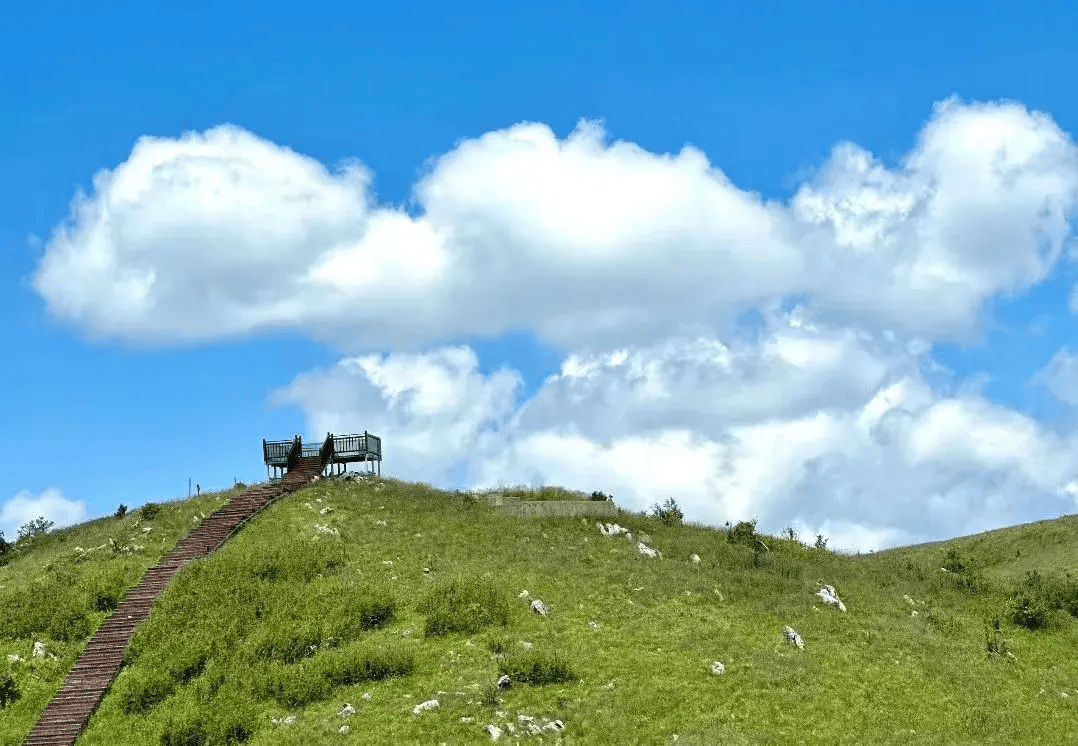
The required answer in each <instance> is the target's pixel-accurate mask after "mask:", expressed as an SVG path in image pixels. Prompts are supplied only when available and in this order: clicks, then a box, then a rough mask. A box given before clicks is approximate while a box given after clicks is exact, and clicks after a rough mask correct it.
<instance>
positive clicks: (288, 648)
mask: <svg viewBox="0 0 1078 746" xmlns="http://www.w3.org/2000/svg"><path fill="white" fill-rule="evenodd" d="M321 645H322V631H321V630H320V629H319V628H318V627H316V626H314V625H310V626H308V625H306V624H301V623H298V622H292V623H285V622H281V621H274V620H270V621H269V622H268V623H266V624H263V625H262V626H261V627H260V628H259V629H258V631H256V632H255V633H254V634H253V635H252V636H251V637H250V639H249V641H248V646H249V649H250V650H251V652H252V653H253V654H254V657H255V660H257V661H264V662H270V661H276V662H279V663H285V664H291V663H299V662H300V661H301V660H303V659H305V658H310V657H311V656H312V655H314V654H315V653H316V652H318V648H319V647H320V646H321Z"/></svg>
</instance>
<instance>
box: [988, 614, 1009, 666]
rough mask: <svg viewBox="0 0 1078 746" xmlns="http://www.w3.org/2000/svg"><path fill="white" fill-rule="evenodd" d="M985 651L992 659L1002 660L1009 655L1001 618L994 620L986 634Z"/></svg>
mask: <svg viewBox="0 0 1078 746" xmlns="http://www.w3.org/2000/svg"><path fill="white" fill-rule="evenodd" d="M984 649H985V652H987V653H988V656H989V657H990V658H1002V657H1004V656H1006V655H1007V653H1008V650H1007V641H1006V640H1005V639H1003V631H1002V629H1001V628H1000V622H999V618H998V617H997V618H996V619H994V620H992V624H991V626H989V627H988V628H987V629H985V632H984Z"/></svg>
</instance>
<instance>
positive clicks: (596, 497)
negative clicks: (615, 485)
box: [590, 491, 614, 501]
mask: <svg viewBox="0 0 1078 746" xmlns="http://www.w3.org/2000/svg"><path fill="white" fill-rule="evenodd" d="M590 499H592V500H597V501H603V500H613V499H614V496H613V495H606V494H603V493H602V492H599V491H595V492H592V493H591V498H590Z"/></svg>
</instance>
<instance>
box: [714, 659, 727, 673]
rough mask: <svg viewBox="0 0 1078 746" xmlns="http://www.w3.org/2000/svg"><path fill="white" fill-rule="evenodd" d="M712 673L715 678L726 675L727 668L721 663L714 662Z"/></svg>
mask: <svg viewBox="0 0 1078 746" xmlns="http://www.w3.org/2000/svg"><path fill="white" fill-rule="evenodd" d="M711 673H712V674H713V675H715V676H722V675H723V674H724V673H726V666H724V665H722V663H720V662H719V661H714V662H713V663H712V664H711Z"/></svg>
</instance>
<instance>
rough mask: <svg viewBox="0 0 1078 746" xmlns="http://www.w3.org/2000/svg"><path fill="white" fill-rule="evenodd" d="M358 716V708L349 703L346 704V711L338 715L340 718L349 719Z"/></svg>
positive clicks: (343, 710)
mask: <svg viewBox="0 0 1078 746" xmlns="http://www.w3.org/2000/svg"><path fill="white" fill-rule="evenodd" d="M355 714H356V708H355V707H352V705H350V704H349V703H348V702H345V703H344V709H342V710H341V711H340V712H338V713H337V715H339V716H340V717H349V716H351V715H355Z"/></svg>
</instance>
